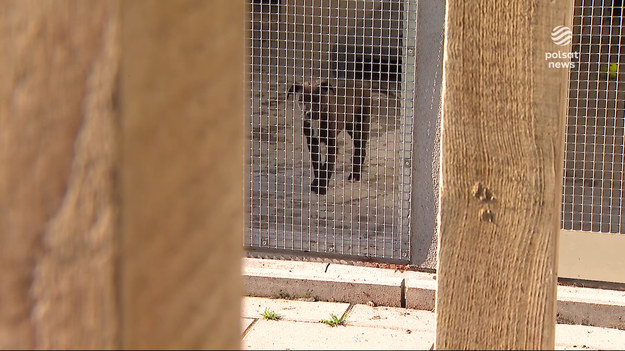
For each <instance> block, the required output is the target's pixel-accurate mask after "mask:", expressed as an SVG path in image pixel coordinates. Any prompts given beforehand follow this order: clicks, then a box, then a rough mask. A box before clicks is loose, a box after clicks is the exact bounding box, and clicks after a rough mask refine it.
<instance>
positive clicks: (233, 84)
mask: <svg viewBox="0 0 625 351" xmlns="http://www.w3.org/2000/svg"><path fill="white" fill-rule="evenodd" d="M244 4H245V2H244V1H242V0H237V1H231V0H209V1H206V0H176V1H170V0H133V1H123V2H122V49H123V59H122V75H121V82H122V88H121V92H122V95H121V102H122V131H123V133H122V145H123V147H122V166H123V167H122V199H123V212H122V218H123V222H122V223H123V224H122V236H123V237H122V243H123V245H122V247H123V255H122V258H123V271H122V294H121V295H122V311H123V317H122V324H123V336H122V338H123V345H124V347H126V348H141V349H152V348H207V347H210V348H237V347H238V345H239V342H240V327H239V324H240V319H239V318H240V317H239V309H240V307H239V306H240V298H241V292H242V287H241V282H240V278H239V277H240V265H241V264H240V259H241V256H242V242H241V239H242V235H241V234H242V233H243V200H244V198H243V189H244V181H243V179H244V178H243V176H244V173H243V172H244V169H243V165H244V154H245V153H244V149H243V146H244V144H245V143H244V130H245V127H244V126H245V124H244V113H245V111H246V110H245V108H246V99H245V59H246V55H245V6H244Z"/></svg>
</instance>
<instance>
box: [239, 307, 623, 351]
mask: <svg viewBox="0 0 625 351" xmlns="http://www.w3.org/2000/svg"><path fill="white" fill-rule="evenodd" d="M266 308H267V309H269V310H271V311H274V312H276V313H277V314H278V315H279V316H281V318H280V320H277V321H272V320H264V319H263V317H262V316H261V314H262V313H263V311H265V309H266ZM330 314H334V315H336V316H337V317H339V318H340V317H341V316H343V315H344V314H346V315H347V316H346V318H345V325H344V326H338V327H330V326H328V325H326V324H324V323H321V322H320V320H322V319H331V317H330ZM241 333H242V344H241V347H242V348H243V349H256V350H262V349H274V350H296V349H308V350H324V349H325V350H327V349H343V350H345V349H351V350H363V349H378V350H382V349H388V350H399V349H417V350H423V349H425V350H427V349H429V348H430V347H431V346H432V343H433V341H434V313H432V312H429V311H422V310H413V309H406V308H394V307H382V306H381V307H371V306H368V305H350V304H347V303H335V302H312V301H296V300H280V299H268V298H258V297H244V298H243V309H242V318H241ZM556 349H559V350H577V349H584V350H623V349H625V331H623V330H618V329H609V328H597V327H590V326H581V325H565V324H558V325H557V327H556Z"/></svg>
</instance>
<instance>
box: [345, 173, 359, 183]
mask: <svg viewBox="0 0 625 351" xmlns="http://www.w3.org/2000/svg"><path fill="white" fill-rule="evenodd" d="M347 180H349V181H353V182H359V181H360V173H352V174H350V175H349V177H347Z"/></svg>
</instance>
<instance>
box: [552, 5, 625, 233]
mask: <svg viewBox="0 0 625 351" xmlns="http://www.w3.org/2000/svg"><path fill="white" fill-rule="evenodd" d="M622 20H623V13H622V1H621V0H614V1H610V0H605V1H588V0H586V1H584V0H577V1H576V2H575V17H574V28H573V51H574V52H578V53H579V62H578V65H577V67H575V68H574V69H571V73H570V89H569V111H568V118H567V131H566V149H565V165H564V167H565V169H564V189H563V190H564V192H563V208H562V210H563V213H562V214H563V215H562V228H563V229H568V230H580V231H593V232H605V233H625V222H624V217H623V195H624V193H623V191H624V187H623V180H624V178H623V177H624V173H623V171H624V169H623V143H624V137H625V127H624V126H625V117H624V106H623V103H624V97H625V95H624V93H625V92H624V89H623V88H624V87H625V82H624V81H623V77H624V76H623V74H622V73H620V72H622V70H623V68H624V67H623V54H624V52H623V51H622V50H621V47H622V45H623V44H625V42H623V41H622V40H623V39H622V37H623V28H622V26H621V22H622Z"/></svg>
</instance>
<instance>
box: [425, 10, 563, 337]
mask: <svg viewBox="0 0 625 351" xmlns="http://www.w3.org/2000/svg"><path fill="white" fill-rule="evenodd" d="M571 22H572V1H550V2H547V1H540V0H521V1H462V0H448V1H447V11H446V44H445V60H444V97H443V123H442V129H443V130H442V159H441V165H442V183H441V199H440V205H441V208H440V238H439V240H440V241H439V253H438V292H437V308H436V313H437V335H436V348H437V349H473V348H481V349H510V348H512V349H527V348H532V349H538V348H541V349H553V347H554V332H555V313H556V312H555V306H556V282H557V267H556V264H557V256H556V254H557V241H558V233H559V226H560V223H559V218H560V201H561V198H560V197H561V184H562V167H563V165H562V154H563V152H562V150H563V132H564V119H565V114H566V105H567V104H566V91H567V88H568V76H567V74H568V71H567V70H564V69H556V68H548V67H547V62H546V61H545V53H546V52H553V51H568V52H570V50H571V49H570V45H568V46H557V45H555V44H554V43H553V42H552V40H551V31H552V29H553V28H554V27H555V26H557V25H566V26H569V28H570V26H571Z"/></svg>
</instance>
